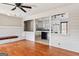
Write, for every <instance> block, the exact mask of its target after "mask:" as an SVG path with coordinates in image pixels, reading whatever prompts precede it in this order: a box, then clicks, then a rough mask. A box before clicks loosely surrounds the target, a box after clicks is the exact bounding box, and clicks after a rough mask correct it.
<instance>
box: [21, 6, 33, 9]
mask: <svg viewBox="0 0 79 59" xmlns="http://www.w3.org/2000/svg"><path fill="white" fill-rule="evenodd" d="M21 7H24V8H29V9H32V7H31V6H21Z"/></svg>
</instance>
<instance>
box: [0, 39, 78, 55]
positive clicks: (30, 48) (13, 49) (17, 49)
mask: <svg viewBox="0 0 79 59" xmlns="http://www.w3.org/2000/svg"><path fill="white" fill-rule="evenodd" d="M0 52H3V53H7V54H8V55H9V56H79V53H76V52H72V51H68V50H64V49H60V48H56V47H52V46H48V45H44V44H40V43H34V42H31V41H28V40H21V41H17V42H13V43H8V44H3V45H0Z"/></svg>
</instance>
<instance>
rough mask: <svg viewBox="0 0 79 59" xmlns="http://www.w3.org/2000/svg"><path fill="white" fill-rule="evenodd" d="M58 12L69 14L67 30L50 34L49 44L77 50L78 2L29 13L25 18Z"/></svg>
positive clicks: (78, 30) (78, 28)
mask: <svg viewBox="0 0 79 59" xmlns="http://www.w3.org/2000/svg"><path fill="white" fill-rule="evenodd" d="M58 13H67V14H68V15H69V19H68V20H69V30H68V33H69V34H68V35H66V36H64V35H60V34H52V35H51V40H50V44H51V45H53V46H56V47H61V48H64V49H68V50H72V51H77V52H79V47H78V45H79V4H71V5H69V6H64V7H60V8H56V9H52V10H49V11H47V12H43V13H39V14H36V15H30V16H29V17H27V18H26V19H35V18H40V17H45V16H50V15H55V14H58Z"/></svg>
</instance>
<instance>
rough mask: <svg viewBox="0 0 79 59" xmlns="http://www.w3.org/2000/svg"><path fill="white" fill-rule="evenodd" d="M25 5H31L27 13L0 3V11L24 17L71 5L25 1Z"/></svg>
mask: <svg viewBox="0 0 79 59" xmlns="http://www.w3.org/2000/svg"><path fill="white" fill-rule="evenodd" d="M10 4H12V3H10ZM23 5H31V6H32V7H33V8H32V9H25V10H26V11H27V13H24V12H23V11H21V10H20V9H19V8H17V9H16V10H15V11H11V9H12V8H13V7H14V6H10V5H5V4H1V3H0V13H2V14H6V15H9V16H17V17H23V16H24V15H26V16H28V15H29V14H31V15H34V14H38V13H41V12H44V11H47V10H50V9H53V8H57V7H61V6H65V5H69V4H67V3H28V4H26V3H24V4H23Z"/></svg>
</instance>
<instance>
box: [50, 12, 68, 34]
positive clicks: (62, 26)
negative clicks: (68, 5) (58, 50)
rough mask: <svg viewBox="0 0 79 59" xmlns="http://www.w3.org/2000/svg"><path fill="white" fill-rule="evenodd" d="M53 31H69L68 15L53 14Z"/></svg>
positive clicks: (58, 32)
mask: <svg viewBox="0 0 79 59" xmlns="http://www.w3.org/2000/svg"><path fill="white" fill-rule="evenodd" d="M51 33H55V34H63V35H66V34H67V33H68V15H67V14H65V13H61V14H56V15H53V16H51Z"/></svg>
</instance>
